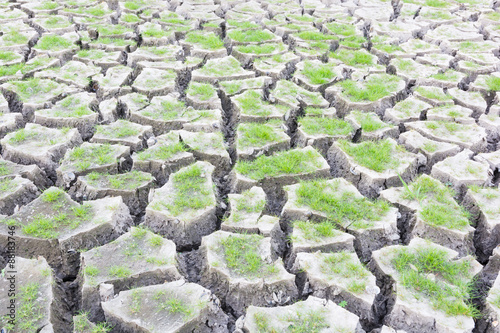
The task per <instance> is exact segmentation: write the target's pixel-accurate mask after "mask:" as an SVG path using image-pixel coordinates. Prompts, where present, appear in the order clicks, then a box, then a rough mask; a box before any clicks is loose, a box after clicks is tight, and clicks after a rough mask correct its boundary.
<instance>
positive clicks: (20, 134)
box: [9, 128, 36, 143]
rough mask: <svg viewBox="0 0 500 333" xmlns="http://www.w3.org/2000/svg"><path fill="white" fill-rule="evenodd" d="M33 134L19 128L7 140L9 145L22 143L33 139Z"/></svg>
mask: <svg viewBox="0 0 500 333" xmlns="http://www.w3.org/2000/svg"><path fill="white" fill-rule="evenodd" d="M35 136H36V134H35V133H30V132H28V131H27V130H26V129H24V128H21V129H19V130H17V131H16V132H14V135H13V136H12V137H11V138H10V139H9V143H23V142H24V141H26V140H28V139H31V138H33V137H35Z"/></svg>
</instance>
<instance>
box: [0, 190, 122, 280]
mask: <svg viewBox="0 0 500 333" xmlns="http://www.w3.org/2000/svg"><path fill="white" fill-rule="evenodd" d="M131 224H132V218H131V217H130V214H129V212H128V208H127V206H125V205H124V204H123V202H122V199H121V198H120V197H114V198H105V199H99V200H94V201H88V202H85V203H84V204H82V205H81V204H78V203H77V202H75V201H73V200H71V198H70V197H69V195H68V194H66V193H65V192H63V191H62V190H60V189H58V188H56V187H50V188H49V189H47V190H45V191H44V192H43V193H42V195H41V196H39V197H38V198H37V199H35V200H33V201H32V202H30V203H29V204H27V205H26V206H23V207H21V208H20V209H19V211H18V212H17V213H15V214H13V215H12V216H9V217H6V218H3V219H2V220H1V221H0V240H1V241H2V244H5V245H4V246H3V248H2V251H6V249H7V248H6V247H5V246H7V245H6V244H7V238H8V231H9V227H12V226H15V228H16V238H17V240H18V242H17V249H16V250H17V254H18V255H20V256H22V257H33V256H38V255H42V256H44V257H45V258H46V259H47V261H48V262H49V263H50V264H51V266H52V267H57V268H61V265H64V266H63V267H62V268H63V270H64V271H65V272H67V273H68V274H71V273H72V272H73V271H74V270H75V268H76V266H77V265H76V263H75V262H74V260H75V255H77V253H75V250H79V249H89V248H92V247H95V246H99V245H102V244H104V243H107V242H109V241H111V240H113V239H115V238H117V237H118V236H119V235H120V234H122V233H123V232H124V230H125V229H126V228H128V226H129V225H131ZM73 274H74V272H73Z"/></svg>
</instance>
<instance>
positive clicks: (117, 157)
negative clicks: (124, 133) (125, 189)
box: [56, 142, 130, 186]
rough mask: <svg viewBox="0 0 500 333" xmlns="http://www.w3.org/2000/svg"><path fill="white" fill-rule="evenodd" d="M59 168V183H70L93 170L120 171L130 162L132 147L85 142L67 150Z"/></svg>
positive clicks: (113, 172)
mask: <svg viewBox="0 0 500 333" xmlns="http://www.w3.org/2000/svg"><path fill="white" fill-rule="evenodd" d="M60 163H61V165H60V166H59V167H58V168H57V170H56V171H57V184H58V185H66V186H68V185H70V183H71V182H72V181H73V180H75V177H78V176H83V175H86V174H88V173H91V172H107V173H110V174H115V173H118V171H121V170H123V169H126V166H127V164H130V147H127V146H122V145H110V144H100V143H89V142H84V143H83V144H82V145H81V146H78V147H75V148H73V149H70V150H67V151H66V154H64V158H63V159H62V160H61V161H60Z"/></svg>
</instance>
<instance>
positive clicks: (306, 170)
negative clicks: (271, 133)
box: [232, 146, 330, 193]
mask: <svg viewBox="0 0 500 333" xmlns="http://www.w3.org/2000/svg"><path fill="white" fill-rule="evenodd" d="M329 170H330V168H329V166H328V163H327V162H326V160H325V159H324V158H323V157H322V156H321V154H320V153H319V152H318V151H317V150H316V149H314V148H313V147H311V146H308V147H305V148H297V149H293V150H288V151H284V152H278V153H275V154H274V155H271V156H260V157H258V158H257V159H255V160H253V161H239V162H237V163H236V166H235V168H234V170H233V171H232V178H233V180H232V182H233V183H232V187H233V189H234V190H235V192H237V193H239V192H241V191H244V190H246V189H249V188H251V187H252V186H262V187H264V190H266V188H269V187H273V186H278V187H281V186H284V185H288V184H293V183H295V182H296V181H297V179H302V180H305V179H311V178H320V177H328V176H329V174H330V172H329Z"/></svg>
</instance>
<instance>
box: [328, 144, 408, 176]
mask: <svg viewBox="0 0 500 333" xmlns="http://www.w3.org/2000/svg"><path fill="white" fill-rule="evenodd" d="M338 145H339V146H340V148H341V149H342V150H343V151H344V152H345V153H346V154H347V155H349V156H351V157H352V158H353V159H354V161H355V162H356V163H358V164H359V165H362V166H364V167H366V168H368V169H371V170H373V171H377V172H384V171H386V170H389V169H395V168H397V167H398V166H399V165H400V161H399V158H396V156H395V152H397V151H404V150H403V148H401V147H399V146H398V145H394V144H392V143H391V141H389V139H385V140H381V141H376V142H374V141H364V142H361V143H358V144H355V143H351V142H348V141H346V140H339V141H338Z"/></svg>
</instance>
